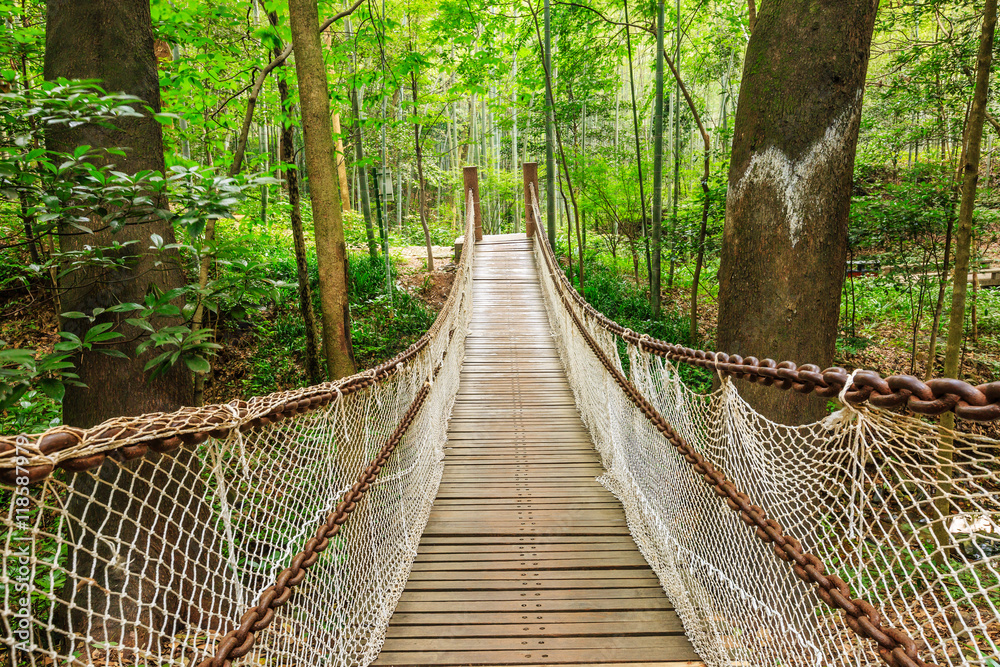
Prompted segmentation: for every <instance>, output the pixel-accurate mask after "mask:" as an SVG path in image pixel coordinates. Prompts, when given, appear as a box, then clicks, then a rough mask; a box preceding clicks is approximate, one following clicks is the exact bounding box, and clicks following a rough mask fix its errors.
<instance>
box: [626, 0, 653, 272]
mask: <svg viewBox="0 0 1000 667" xmlns="http://www.w3.org/2000/svg"><path fill="white" fill-rule="evenodd" d="M625 44H626V46H627V48H628V85H629V88H630V89H631V91H632V125H633V126H634V128H635V160H636V166H637V167H638V169H639V207H640V208H641V209H642V241H643V244H644V245H645V250H646V283H647V284H652V283H653V265H652V261H651V258H650V255H649V236H648V235H647V233H646V230H647V229H648V226H647V224H646V220H647V218H646V190H645V185H644V180H643V178H642V147H641V143H640V141H639V107H638V105H637V104H636V99H635V68H634V67H633V64H632V36H631V33H630V32H629V26H628V0H625ZM661 52H662V49H661ZM638 284H639V281H638V279H636V285H638Z"/></svg>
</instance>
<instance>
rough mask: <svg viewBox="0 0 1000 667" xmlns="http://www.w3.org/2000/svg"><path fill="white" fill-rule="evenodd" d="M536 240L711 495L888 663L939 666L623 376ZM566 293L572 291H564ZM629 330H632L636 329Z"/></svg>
mask: <svg viewBox="0 0 1000 667" xmlns="http://www.w3.org/2000/svg"><path fill="white" fill-rule="evenodd" d="M538 242H539V243H540V244H541V245H542V250H543V252H542V254H543V255H544V256H545V257H546V263H547V264H548V270H549V274H550V275H551V276H552V279H553V281H554V282H555V283H556V285H557V291H558V292H559V296H560V299H561V300H562V302H563V305H564V306H565V308H566V311H567V312H568V313H569V315H570V317H572V318H573V322H574V323H575V325H576V328H577V330H579V332H580V333H581V335H582V336H583V338H584V340H585V341H586V343H587V346H588V347H589V348H590V349H591V351H592V352H593V353H594V355H595V356H596V357H597V358H598V360H599V361H600V362H601V364H602V365H603V366H604V368H605V369H607V371H608V372H609V373H610V374H611V376H612V377H613V378H614V380H615V382H616V383H617V384H618V386H619V387H621V389H622V391H624V393H625V395H626V396H628V398H629V400H630V401H632V403H633V404H634V405H635V406H636V407H637V408H639V410H640V411H641V412H642V413H643V415H645V417H646V418H647V419H648V420H649V422H650V423H651V424H653V426H655V427H656V430H657V431H659V432H660V433H661V434H662V435H663V437H664V438H666V440H667V441H668V442H669V443H670V444H671V445H672V446H673V447H674V448H675V449H676V450H677V452H678V453H679V454H680V455H681V456H682V457H684V460H685V461H687V462H688V464H689V465H690V466H691V467H692V468H693V469H694V470H695V472H697V473H698V474H699V476H700V477H701V478H702V480H704V482H705V483H706V484H708V485H709V486H710V487H712V490H713V491H714V492H715V494H716V495H717V496H719V497H720V498H722V499H723V500H725V501H726V504H727V505H728V506H729V509H731V510H732V511H733V512H737V513H739V516H740V519H741V520H742V521H743V523H745V524H746V525H747V526H749V527H751V528H753V529H754V534H755V535H756V536H757V538H758V539H759V540H760V541H761V542H764V543H765V544H770V545H772V546H773V549H774V553H775V555H777V556H778V558H780V559H781V560H783V561H785V562H787V563H789V564H791V565H792V570H793V572H794V573H795V576H797V577H798V578H799V579H800V580H802V581H803V582H805V583H806V584H811V585H813V586H815V591H816V594H817V595H818V596H819V598H820V599H821V600H822V601H823V602H824V603H825V604H826V605H827V606H829V607H830V608H832V609H835V610H840V611H842V612H843V613H844V620H845V622H846V623H847V626H848V627H849V628H850V629H851V630H852V631H854V633H855V634H856V635H858V636H859V637H861V638H862V639H868V640H871V641H874V642H875V643H876V644H877V651H878V655H879V657H881V659H882V660H883V662H885V663H886V664H887V665H889V666H890V667H938V666H937V665H934V664H932V663H927V662H924V661H923V660H921V659H920V658H919V657H918V655H917V645H916V642H914V641H913V639H912V638H911V637H910V636H909V635H907V634H906V633H905V632H902V631H901V630H897V629H895V628H889V627H885V626H884V625H883V624H882V617H881V614H879V612H878V610H877V609H875V607H874V606H872V605H871V604H870V603H869V602H867V601H866V600H861V599H852V597H851V589H850V586H848V584H847V583H846V582H845V581H844V580H843V579H841V578H840V577H839V576H837V575H835V574H828V573H827V571H826V564H825V563H823V561H821V560H820V559H819V558H817V557H816V556H815V555H813V554H810V553H806V552H804V551H803V549H802V543H801V542H799V541H798V540H797V539H795V538H794V537H792V536H790V535H786V534H785V532H784V528H783V527H782V526H781V524H779V523H778V522H777V521H775V520H774V519H772V518H770V517H768V516H767V513H766V512H765V511H764V509H763V508H761V507H760V506H759V505H755V504H753V503H752V502H751V499H750V497H749V496H747V495H746V494H745V493H743V492H742V491H740V490H738V489H737V488H736V486H735V485H734V484H733V482H732V481H731V480H729V479H728V478H727V477H726V475H725V473H723V472H722V471H721V470H719V469H718V468H716V467H715V465H714V464H713V463H711V462H710V461H708V460H707V459H706V458H705V457H704V456H702V455H701V454H700V453H699V452H698V451H697V450H695V449H694V447H692V446H691V445H690V444H689V443H688V442H687V441H686V440H684V438H682V437H681V435H680V434H679V433H677V431H675V430H674V429H673V427H672V426H670V424H669V423H668V422H667V420H666V419H665V418H664V417H663V416H662V415H661V414H660V413H659V411H658V410H656V408H655V407H653V405H652V404H651V403H650V402H649V401H648V400H646V398H645V397H644V396H643V395H642V394H641V393H640V392H639V390H638V389H636V387H635V386H634V385H633V384H632V383H631V382H629V380H628V379H627V378H626V377H625V375H624V374H623V373H622V372H621V371H620V370H619V369H618V368H617V366H616V365H615V364H614V363H613V362H612V361H611V359H609V358H608V356H607V355H606V354H605V353H604V350H603V349H602V348H601V346H600V345H599V344H598V343H597V341H595V340H594V338H593V336H591V334H590V331H588V329H587V328H586V326H584V324H583V322H582V321H581V320H580V317H579V316H578V315H577V314H576V311H575V310H574V308H573V306H574V305H579V303H580V301H579V299H576V298H574V297H576V296H578V295H577V294H576V292H575V291H574V290H573V288H572V287H571V286H569V284H568V282H563V281H565V277H564V275H563V273H562V271H561V270H559V269H558V267H557V266H556V265H555V262H554V255H552V249H551V248H550V247H549V245H548V242H547V241H546V240H544V238H542V240H540V241H538ZM560 278H562V280H560ZM567 292H569V293H571V294H572V295H573V296H572V297H570V296H567ZM584 303H585V302H584ZM591 310H592V309H591ZM588 314H589V311H588ZM616 326H618V325H616ZM605 328H607V327H605ZM619 328H621V327H619ZM623 331H624V330H623ZM632 334H633V335H634V332H632ZM640 339H641V341H642V345H643V348H644V349H649V350H650V351H652V350H653V344H654V343H659V342H661V341H655V340H654V339H649V338H647V337H639V336H636V340H640ZM626 340H629V338H626ZM630 342H631V341H630ZM859 374H860V373H859ZM859 374H858V375H859ZM855 377H857V376H855ZM845 381H846V378H845ZM841 387H843V384H841Z"/></svg>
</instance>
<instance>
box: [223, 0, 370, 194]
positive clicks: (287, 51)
mask: <svg viewBox="0 0 1000 667" xmlns="http://www.w3.org/2000/svg"><path fill="white" fill-rule="evenodd" d="M364 2H365V0H356V2H355V3H354V4H353V5H351V6H350V7H348V8H347V9H345V10H344V11H342V12H340V13H339V14H336V15H334V16H333V17H332V18H329V19H327V20H326V21H324V22H323V23H322V24H321V25H320V26H319V31H320V33H323V32H326V29H327V28H329V27H330V26H331V25H333V24H334V23H336V22H337V21H339V20H340V19H342V18H344V17H345V16H350V15H351V14H353V13H354V10H355V9H357V8H358V7H360V6H361V5H362V3H364ZM290 55H292V45H291V44H289V45H288V46H286V47H285V48H284V50H282V52H281V54H280V55H279V56H278V57H277V58H275V59H274V60H272V61H271V62H269V63H268V64H267V65H266V66H265V67H264V69H262V70H261V71H260V72H259V73H258V74H257V78H256V79H254V82H253V89H252V90H251V91H250V98H249V99H248V100H247V112H246V114H245V115H244V116H243V127H242V128H241V129H240V139H239V141H238V142H237V144H236V153H235V155H233V164H232V166H230V167H229V175H230V176H235V175H236V174H238V173H240V170H241V169H242V168H243V156H244V155H245V154H246V150H247V137H248V136H249V135H250V124H251V123H252V122H253V111H254V108H256V106H257V98H258V97H260V91H261V89H263V87H264V81H266V80H267V77H268V76H269V75H270V74H271V72H273V71H274V70H275V69H277V68H278V67H280V66H281V65H283V64H284V63H285V61H286V60H288V56H290Z"/></svg>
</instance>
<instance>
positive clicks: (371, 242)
mask: <svg viewBox="0 0 1000 667" xmlns="http://www.w3.org/2000/svg"><path fill="white" fill-rule="evenodd" d="M344 28H345V30H346V31H347V39H348V40H350V39H351V19H347V20H346V21H345V22H344ZM352 69H353V67H352ZM355 84H356V82H354V81H352V82H351V113H353V114H354V162H355V164H356V165H357V166H356V167H355V169H360V170H361V171H360V172H359V173H360V174H361V176H359V177H358V179H357V186H358V192H359V193H360V194H361V213H362V215H363V216H364V218H365V235H366V236H367V237H368V255H369V256H370V257H371V258H372V259H373V260H376V259H378V244H377V243H376V241H375V227H374V226H373V224H372V204H371V197H370V195H369V193H368V177H367V176H364V173H363V172H364V167H363V166H362V162H364V159H365V148H364V145H363V143H362V139H363V137H362V130H361V100H359V99H358V89H357V88H356V87H355ZM327 99H329V98H327ZM328 103H329V102H328ZM332 131H333V130H332V128H331V132H332ZM324 340H325V339H324Z"/></svg>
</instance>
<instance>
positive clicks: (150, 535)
mask: <svg viewBox="0 0 1000 667" xmlns="http://www.w3.org/2000/svg"><path fill="white" fill-rule="evenodd" d="M46 11H47V21H46V34H45V42H46V44H45V47H46V48H45V78H46V79H47V80H53V79H56V78H59V77H66V78H73V79H100V80H101V82H102V86H103V87H104V89H105V90H108V91H121V92H125V93H129V94H132V95H136V96H137V97H140V98H141V99H142V100H143V102H144V103H145V104H146V105H148V106H149V107H150V108H151V109H152V110H153V111H154V112H157V111H159V108H160V89H159V79H158V76H157V63H156V58H155V56H154V53H153V32H152V25H151V17H150V7H149V0H115V1H112V0H92V1H89V2H79V1H76V2H73V1H69V0H49V1H48V2H47V3H46ZM46 141H47V146H48V148H49V149H50V150H54V151H72V150H73V149H74V148H76V147H77V146H79V145H84V144H86V145H90V146H93V147H95V148H111V147H118V148H122V149H124V150H125V156H124V157H116V158H115V160H114V161H115V166H116V168H117V169H118V170H119V171H123V172H126V173H136V172H139V171H141V170H146V169H150V170H157V171H161V172H162V171H163V170H164V160H163V137H162V133H161V130H160V125H159V123H158V122H157V121H156V120H155V119H154V118H152V117H151V116H149V115H146V116H143V117H141V118H124V119H119V120H117V121H115V123H114V124H113V126H112V127H97V126H93V125H81V126H78V127H75V128H69V127H62V128H51V129H50V130H49V132H48V133H47V137H46ZM160 204H161V205H165V202H160ZM152 234H159V235H160V236H161V237H162V238H163V240H164V242H165V243H167V244H170V243H173V242H174V232H173V228H172V226H171V225H170V223H169V222H167V221H164V220H162V219H158V218H152V219H150V220H148V221H145V222H142V223H141V224H130V225H126V226H124V227H122V228H121V229H120V230H119V231H118V232H117V233H114V234H113V233H112V232H110V231H104V232H98V233H95V234H88V235H72V234H70V235H63V236H61V238H60V244H61V247H62V250H63V251H72V250H79V249H82V248H83V246H84V245H90V246H98V247H100V246H108V245H110V244H111V242H112V241H118V242H126V241H137V242H138V243H136V244H135V245H133V246H130V248H129V249H128V250H125V251H123V254H124V256H125V257H126V258H127V259H128V261H129V265H128V267H127V268H123V269H117V270H114V271H108V270H105V269H92V270H79V271H75V272H73V273H70V274H68V275H67V276H66V278H65V280H64V282H63V286H64V287H66V288H68V291H67V292H66V293H65V294H64V295H63V305H64V306H65V307H66V308H67V309H68V310H75V311H83V312H91V311H93V309H95V308H98V307H103V308H107V307H110V306H112V305H115V304H117V303H122V302H140V303H141V302H142V301H143V297H144V296H145V294H146V293H147V292H148V291H149V290H150V289H153V287H154V286H155V287H156V288H158V289H161V290H170V289H173V288H177V287H181V286H183V285H184V284H186V281H185V277H184V274H183V271H182V270H181V268H180V263H179V261H178V262H169V261H168V262H165V263H163V264H161V265H160V266H157V265H156V260H157V259H164V257H163V256H162V255H160V256H159V257H154V256H152V255H151V254H149V253H147V252H146V251H145V248H147V247H148V246H149V245H150V240H149V239H150V236H151V235H152ZM174 259H178V258H177V256H176V255H175V256H174ZM104 321H111V320H104ZM82 323H87V324H82ZM177 323H179V320H176V321H170V320H160V321H158V322H156V323H155V325H157V326H166V325H170V324H177ZM88 326H89V323H88V321H87V320H66V321H64V322H63V327H64V329H65V330H66V331H71V332H72V333H75V334H77V335H78V336H80V337H83V335H84V333H85V330H86V328H87V327H88ZM119 330H120V331H121V332H122V333H123V334H125V340H127V341H129V342H125V343H121V344H118V345H116V346H114V347H115V349H117V350H119V351H121V352H123V353H124V354H126V355H127V356H128V359H119V358H113V357H109V356H105V355H102V354H100V353H97V352H87V353H84V354H82V355H80V357H79V358H78V359H77V372H78V373H79V375H80V378H81V380H82V381H83V382H84V383H86V385H87V386H86V387H84V388H78V387H67V390H66V395H65V398H64V401H63V418H64V421H65V422H66V424H68V425H71V426H78V427H83V428H86V427H90V426H93V425H95V424H97V423H99V422H102V421H104V420H106V419H109V418H112V417H117V416H124V415H137V414H142V413H145V412H156V411H165V412H169V411H173V410H176V409H177V408H179V407H181V406H183V405H189V404H190V403H191V402H192V399H193V384H192V382H191V374H190V372H189V371H188V370H187V368H186V367H185V366H184V364H178V365H175V366H174V367H172V368H171V369H170V370H168V371H167V372H166V373H164V374H163V375H162V376H160V377H159V378H158V379H156V380H152V381H149V380H147V379H146V376H145V373H144V372H143V366H144V364H145V362H146V360H147V359H148V358H149V357H151V356H152V355H153V354H155V353H154V352H151V353H147V354H146V355H144V356H142V357H139V358H136V355H135V348H136V346H137V345H138V343H139V341H140V340H141V336H140V335H139V334H140V332H139V331H138V330H136V329H135V328H133V327H130V326H128V325H125V324H124V323H123V322H122V323H119ZM133 339H136V340H133ZM171 458H172V459H173V460H174V461H176V465H168V466H165V467H158V464H159V462H160V461H161V460H162V459H167V460H169V459H171ZM198 465H199V463H198V460H197V458H196V456H195V454H194V453H193V450H192V449H190V448H182V449H180V450H179V451H178V452H177V453H175V454H173V455H172V456H170V455H161V454H153V453H152V452H151V453H150V454H149V455H147V456H145V457H144V458H141V459H138V460H136V461H132V462H128V463H118V462H115V461H113V460H111V458H110V457H109V459H108V460H107V461H106V462H105V463H104V465H103V466H102V467H101V468H100V469H98V471H97V472H96V473H93V472H87V473H77V474H75V475H74V476H73V478H72V480H71V482H70V483H71V485H72V487H73V489H74V493H73V494H71V497H70V499H69V505H68V508H67V512H68V514H69V515H70V516H72V517H74V518H75V520H76V521H77V522H78V523H76V524H75V527H74V530H79V531H80V533H81V534H79V535H74V538H75V539H77V540H78V541H79V543H80V544H81V545H82V546H83V548H82V549H77V550H75V551H74V552H73V554H72V556H71V561H70V562H72V563H74V566H75V568H76V572H81V573H85V574H82V575H80V576H85V577H88V580H87V581H91V582H93V583H95V584H96V585H93V586H92V585H89V584H88V585H83V583H82V582H81V580H80V579H79V578H76V577H70V578H68V580H67V582H66V584H65V586H64V588H63V590H62V592H61V597H62V599H63V600H64V601H65V602H67V603H69V602H72V603H75V605H77V606H76V607H75V608H74V609H73V611H72V612H71V611H69V609H68V608H65V609H63V610H62V611H60V615H61V616H63V618H60V619H59V620H58V622H59V623H65V624H66V626H67V627H69V628H72V629H74V630H75V631H76V630H78V631H81V632H84V633H85V634H87V633H88V631H89V634H90V635H91V636H92V637H93V639H94V640H96V641H105V640H111V639H114V640H115V641H118V642H120V643H121V644H122V645H125V646H129V647H139V648H143V647H148V646H149V645H150V642H152V641H153V638H152V637H151V636H150V635H149V634H148V633H147V632H145V631H144V630H143V629H141V627H137V626H136V625H134V624H133V623H131V621H132V620H135V619H138V618H139V617H140V616H139V615H140V614H142V619H143V625H144V626H147V627H153V628H164V629H165V630H166V631H168V632H172V631H174V630H175V629H180V628H183V627H185V626H192V625H193V626H196V627H200V628H202V629H205V630H212V629H217V627H218V624H219V621H220V619H228V618H229V617H230V616H231V614H232V612H233V610H232V609H229V608H227V606H226V604H225V603H224V602H222V600H216V601H215V603H214V604H213V601H212V599H211V598H212V597H213V596H212V594H211V591H212V590H213V587H214V585H215V583H216V582H217V578H216V576H215V575H214V574H213V573H214V571H215V570H214V569H213V568H212V567H211V565H210V563H211V559H212V558H214V554H215V549H216V548H217V545H216V543H215V540H216V539H217V537H216V536H215V535H214V534H212V533H211V531H207V532H206V533H205V534H204V535H203V536H202V542H201V544H199V545H198V552H197V553H195V552H191V553H188V551H189V546H191V544H190V540H184V539H182V535H183V533H184V532H186V531H192V530H196V529H197V527H198V525H199V524H201V525H202V526H204V523H205V522H206V521H207V520H208V519H209V518H210V517H207V506H206V505H203V504H197V503H196V504H195V506H196V507H198V509H197V510H192V511H191V512H187V513H185V515H184V517H182V518H180V519H178V520H177V521H171V522H164V517H166V516H170V515H171V509H172V508H175V507H177V506H181V507H183V506H185V505H187V504H188V501H189V499H190V498H191V497H192V496H194V497H199V496H201V495H205V494H207V493H208V492H207V490H206V489H204V486H203V485H202V483H201V482H200V479H199V477H198V475H197V473H196V472H194V473H193V479H187V480H185V479H183V478H184V477H185V476H186V475H192V471H196V470H197V466H198ZM123 479H130V482H129V483H127V484H124V485H123V484H122V480H123ZM89 500H93V501H94V502H90V501H89ZM137 502H140V503H142V504H141V509H139V510H136V509H135V508H136V503H137ZM108 508H110V510H111V511H110V512H109V511H108ZM100 533H103V534H109V535H114V536H116V539H118V540H122V541H123V543H124V544H143V545H147V547H149V548H147V549H146V550H145V551H143V550H134V551H130V552H129V558H128V559H127V565H126V566H125V567H127V568H128V572H125V571H124V570H123V569H122V568H121V567H120V566H111V565H110V564H109V560H111V559H110V558H109V555H108V552H107V548H106V545H105V542H104V541H103V540H102V538H101V537H100ZM144 554H151V555H153V556H155V558H154V559H148V560H147V559H144V558H143V555H144ZM171 563H186V565H184V566H182V567H180V569H177V570H174V569H171V567H170V566H169V564H171ZM126 580H127V581H130V582H132V583H131V584H130V585H129V586H127V587H126V586H125V585H124V582H125V581H126ZM139 581H144V582H146V584H145V585H140V584H139V583H138V582H139ZM169 581H174V582H183V583H181V584H180V585H175V587H174V588H173V589H172V590H171V592H170V593H169V594H167V596H166V599H163V598H160V599H159V600H158V601H156V603H155V604H154V597H155V596H156V594H157V589H158V586H157V585H150V582H158V583H159V585H161V586H162V585H166V582H169ZM105 608H117V609H120V610H121V612H122V614H123V618H124V619H127V620H126V623H124V624H117V623H115V622H113V621H111V620H108V621H107V622H105V623H102V624H100V626H97V627H90V628H88V627H87V626H88V624H89V620H90V619H89V618H88V614H87V610H88V609H98V610H100V609H105ZM209 609H212V610H213V615H212V616H211V617H209V616H208V613H207V612H206V611H205V610H209ZM71 650H80V647H72V648H71Z"/></svg>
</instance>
